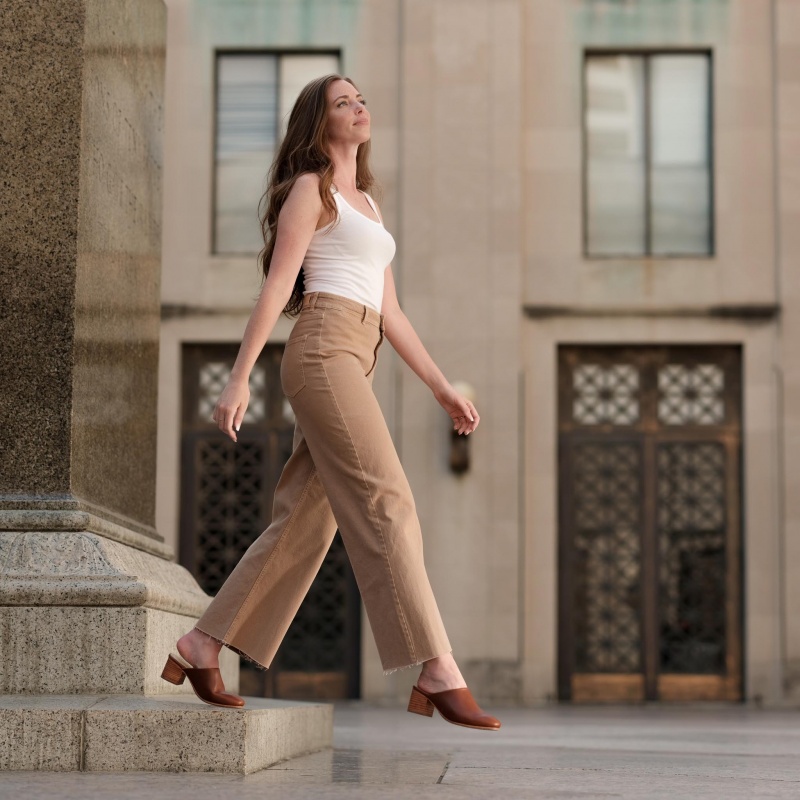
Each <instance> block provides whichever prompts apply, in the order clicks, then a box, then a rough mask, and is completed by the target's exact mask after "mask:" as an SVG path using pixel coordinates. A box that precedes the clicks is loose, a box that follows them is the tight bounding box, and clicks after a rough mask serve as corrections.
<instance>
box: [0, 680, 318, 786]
mask: <svg viewBox="0 0 800 800" xmlns="http://www.w3.org/2000/svg"><path fill="white" fill-rule="evenodd" d="M245 700H246V703H247V704H246V706H245V707H244V708H242V709H230V708H216V707H215V706H210V705H208V704H207V703H203V702H202V701H201V700H199V699H198V698H196V697H191V698H190V697H187V698H185V699H184V698H181V699H180V700H178V699H174V698H166V697H164V698H155V697H142V696H138V695H38V696H35V695H27V696H24V695H6V696H2V695H0V769H7V770H61V771H76V770H80V771H87V772H91V771H98V772H102V771H149V772H152V771H159V772H226V773H239V774H248V773H251V772H255V771H257V770H260V769H264V768H266V767H268V766H270V765H271V764H275V763H276V762H278V761H282V760H284V759H287V758H293V757H294V756H299V755H302V754H303V753H311V752H315V751H317V750H322V749H324V748H327V747H331V746H332V744H333V706H332V705H330V704H321V703H306V702H296V701H289V700H270V699H265V698H260V697H246V698H245Z"/></svg>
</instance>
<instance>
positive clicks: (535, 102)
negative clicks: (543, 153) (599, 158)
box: [521, 42, 583, 130]
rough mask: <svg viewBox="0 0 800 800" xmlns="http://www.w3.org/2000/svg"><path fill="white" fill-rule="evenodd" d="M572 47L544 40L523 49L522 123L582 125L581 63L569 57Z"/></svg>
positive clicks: (526, 125) (535, 125)
mask: <svg viewBox="0 0 800 800" xmlns="http://www.w3.org/2000/svg"><path fill="white" fill-rule="evenodd" d="M569 52H570V50H569V49H566V48H564V47H562V46H559V45H555V44H554V43H553V42H546V43H545V42H542V43H541V44H537V45H535V46H528V47H526V48H525V49H524V52H523V66H522V68H523V75H522V84H521V91H522V92H523V94H522V98H523V108H522V113H523V117H522V124H523V126H524V128H525V129H526V130H528V129H531V128H538V127H557V128H575V127H579V126H580V125H581V116H582V113H583V109H582V104H581V80H582V76H581V69H582V67H581V64H580V62H579V61H578V62H577V63H575V61H577V60H573V59H572V58H570V57H569Z"/></svg>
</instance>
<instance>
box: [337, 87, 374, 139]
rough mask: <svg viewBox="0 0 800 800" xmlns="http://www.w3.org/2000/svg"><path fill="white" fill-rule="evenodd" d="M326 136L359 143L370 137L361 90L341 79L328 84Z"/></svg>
mask: <svg viewBox="0 0 800 800" xmlns="http://www.w3.org/2000/svg"><path fill="white" fill-rule="evenodd" d="M327 97H328V138H329V139H330V141H331V142H341V143H342V144H347V143H351V142H352V143H353V144H356V145H358V144H361V143H362V142H366V141H367V140H368V139H369V137H370V119H369V111H367V108H366V105H365V103H366V101H365V100H364V98H363V97H362V95H361V92H359V91H358V89H356V87H355V86H353V84H352V83H348V82H347V81H343V80H335V81H334V82H333V83H331V84H330V86H328V94H327Z"/></svg>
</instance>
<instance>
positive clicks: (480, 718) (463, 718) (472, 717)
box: [408, 686, 500, 731]
mask: <svg viewBox="0 0 800 800" xmlns="http://www.w3.org/2000/svg"><path fill="white" fill-rule="evenodd" d="M434 708H435V709H436V710H437V711H438V712H439V714H440V715H441V716H442V718H443V719H446V720H447V721H448V722H452V723H453V725H463V726H464V727H465V728H477V729H478V730H482V731H496V730H497V729H498V728H499V727H500V720H499V719H497V718H496V717H493V716H491V714H487V713H485V712H484V711H483V710H482V709H481V707H480V706H479V705H478V704H477V703H476V702H475V698H474V697H473V696H472V692H470V690H469V689H468V688H467V687H466V686H463V687H461V688H459V689H445V690H444V691H443V692H426V691H424V690H423V689H420V688H419V687H418V686H413V687H412V688H411V697H410V698H409V700H408V710H409V711H411V712H412V713H413V714H422V716H424V717H432V716H433V709H434Z"/></svg>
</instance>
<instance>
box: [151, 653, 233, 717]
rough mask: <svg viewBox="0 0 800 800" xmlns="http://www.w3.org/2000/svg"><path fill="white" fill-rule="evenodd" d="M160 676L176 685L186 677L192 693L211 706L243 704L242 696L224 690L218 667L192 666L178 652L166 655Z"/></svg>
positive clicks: (225, 706) (231, 706)
mask: <svg viewBox="0 0 800 800" xmlns="http://www.w3.org/2000/svg"><path fill="white" fill-rule="evenodd" d="M161 677H162V678H163V679H164V680H165V681H169V682H170V683H174V684H175V685H176V686H180V685H181V684H182V683H183V681H184V679H185V678H188V679H189V683H191V684H192V689H194V693H195V694H196V695H197V696H198V697H199V698H200V699H201V700H202V701H203V702H204V703H210V704H211V705H212V706H223V707H224V708H241V707H242V706H243V705H244V698H242V697H239V695H238V694H233V693H232V692H226V691H225V684H224V683H223V682H222V676H221V675H220V673H219V667H193V666H192V665H191V664H190V663H189V662H188V661H187V660H186V659H185V658H183V657H182V656H181V655H180V654H179V653H175V652H173V653H170V654H169V656H167V663H166V664H165V665H164V669H163V670H162V672H161Z"/></svg>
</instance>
